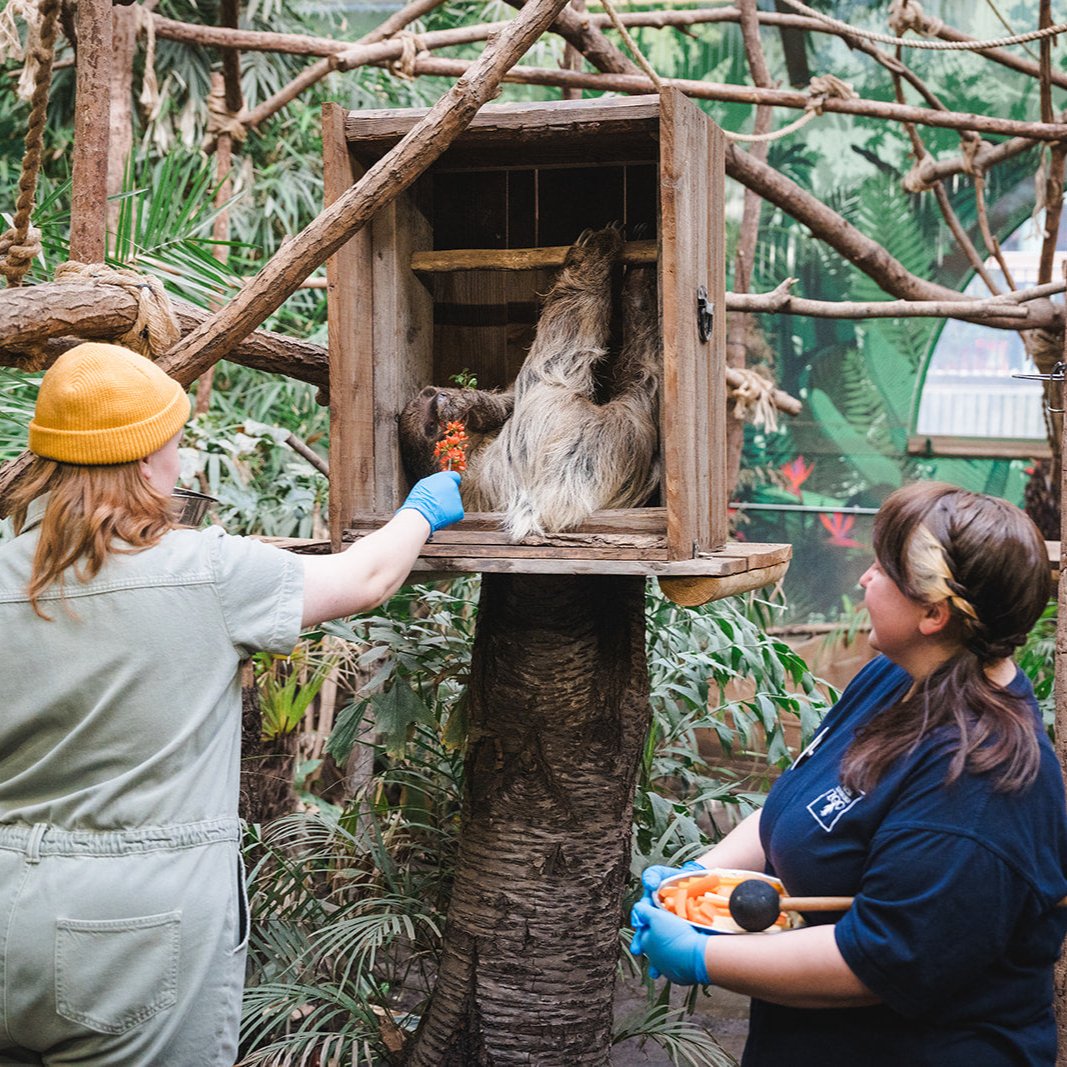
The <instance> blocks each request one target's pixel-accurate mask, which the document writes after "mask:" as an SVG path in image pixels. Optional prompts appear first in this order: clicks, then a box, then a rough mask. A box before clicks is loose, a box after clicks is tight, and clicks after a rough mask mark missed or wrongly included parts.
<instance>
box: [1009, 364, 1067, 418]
mask: <svg viewBox="0 0 1067 1067" xmlns="http://www.w3.org/2000/svg"><path fill="white" fill-rule="evenodd" d="M1012 377H1013V378H1026V379H1027V380H1028V381H1032V382H1062V381H1063V380H1064V378H1065V377H1067V363H1064V362H1063V361H1062V360H1060V361H1059V362H1057V363H1054V364H1053V366H1052V370H1051V371H1050V372H1049V373H1048V374H1013V375H1012ZM1045 410H1046V411H1047V412H1048V413H1049V414H1050V415H1062V414H1064V411H1065V409H1064V408H1054V407H1053V406H1052V405H1051V404H1050V403H1049V402H1048V401H1047V400H1046V401H1045Z"/></svg>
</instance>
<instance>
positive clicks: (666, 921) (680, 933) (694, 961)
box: [630, 897, 712, 985]
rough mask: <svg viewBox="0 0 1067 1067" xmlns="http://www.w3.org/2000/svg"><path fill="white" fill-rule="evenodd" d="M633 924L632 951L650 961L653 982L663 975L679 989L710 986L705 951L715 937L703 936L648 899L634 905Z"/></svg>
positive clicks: (649, 969) (631, 918) (703, 934)
mask: <svg viewBox="0 0 1067 1067" xmlns="http://www.w3.org/2000/svg"><path fill="white" fill-rule="evenodd" d="M630 922H631V924H632V925H633V928H634V939H633V941H631V942H630V951H631V952H632V953H633V954H634V955H635V956H647V957H648V963H649V968H648V973H649V974H650V975H651V976H652V977H653V978H659V977H660V976H661V975H662V976H663V977H664V978H666V979H667V980H668V981H670V982H675V983H677V984H678V985H707V984H708V982H709V981H710V979H709V978H708V965H707V963H705V961H704V950H705V949H706V948H707V944H708V938H709V937H711V936H712V935H711V934H705V933H701V932H700V931H699V930H697V929H696V928H695V927H693V926H691V925H690V924H689V923H687V922H686V921H685V919H679V918H678V916H677V915H673V914H671V912H669V911H667V910H666V909H664V908H658V907H656V905H655V904H653V903H652V901H651V900H646V899H645V898H644V897H642V898H641V899H640V900H639V901H638V902H637V903H636V904H635V905H634V907H633V911H632V912H631V913H630Z"/></svg>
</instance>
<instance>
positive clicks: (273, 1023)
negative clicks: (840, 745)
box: [244, 579, 833, 1067]
mask: <svg viewBox="0 0 1067 1067" xmlns="http://www.w3.org/2000/svg"><path fill="white" fill-rule="evenodd" d="M476 593H477V582H476V580H474V579H463V580H460V581H457V582H454V583H451V584H449V585H447V586H424V587H415V588H411V589H408V590H405V591H404V592H403V593H401V594H400V595H398V596H397V597H396V598H394V599H393V600H392V601H391V602H390V603H389V604H388V605H386V608H385V609H384V610H383V611H381V612H380V613H377V614H374V615H370V616H366V617H362V618H360V619H356V620H347V621H342V622H337V623H330V624H326V625H325V626H323V627H322V630H321V632H317V633H315V634H310V635H308V641H309V643H311V644H312V645H314V644H315V643H316V642H317V641H319V639H320V638H321V637H322V636H323V635H328V637H329V638H330V639H331V640H333V641H335V642H336V641H341V642H345V643H348V644H349V646H350V648H351V655H350V663H351V666H352V667H353V668H354V670H355V674H354V675H353V678H352V679H351V681H352V688H353V693H352V697H351V700H350V701H349V702H348V704H347V705H346V706H345V707H344V708H343V709H342V711H341V713H340V714H339V715H338V717H337V719H336V722H335V727H334V730H333V733H332V735H331V737H330V740H329V743H328V746H327V751H328V753H329V755H330V756H331V757H332V758H333V759H334V760H335V761H336V762H337V764H339V765H340V766H351V765H352V764H353V763H358V762H362V763H363V764H364V765H365V766H367V767H369V768H370V770H369V772H368V773H366V774H365V775H364V777H363V778H362V779H361V781H360V782H359V784H358V786H357V787H356V788H355V789H354V790H353V791H352V792H351V794H350V795H349V796H348V797H347V798H345V799H344V800H343V802H342V803H341V804H340V805H338V804H335V803H331V802H330V801H328V800H325V799H323V798H321V797H316V796H308V797H307V799H308V800H309V801H310V807H309V808H308V810H306V811H305V812H303V813H301V814H298V815H294V816H291V817H289V818H285V819H282V820H279V821H277V822H275V823H272V824H270V825H268V826H266V827H257V828H256V829H255V831H254V833H253V835H252V837H250V839H249V842H248V852H249V855H250V857H252V858H254V860H255V866H254V868H253V877H252V887H253V893H252V899H251V904H252V914H253V918H254V923H253V939H252V945H251V953H252V969H251V977H250V981H249V988H248V992H247V995H246V1001H245V1027H244V1035H245V1055H246V1060H245V1061H244V1062H248V1063H263V1064H268V1063H276V1062H292V1063H298V1062H301V1057H302V1056H306V1055H309V1054H311V1052H312V1050H314V1052H315V1053H316V1054H317V1055H318V1056H320V1057H322V1060H323V1061H324V1062H325V1061H327V1060H328V1059H329V1058H331V1057H333V1058H336V1060H337V1061H338V1062H349V1060H351V1059H355V1060H358V1061H360V1062H366V1063H374V1062H387V1061H388V1059H389V1056H390V1054H391V1052H395V1050H396V1048H398V1047H399V1044H400V1042H402V1040H403V1036H404V1034H405V1033H406V1032H408V1031H409V1030H411V1029H413V1028H414V1026H415V1025H417V1022H418V1018H419V1015H420V1012H421V1010H422V1008H423V1006H424V1004H425V1002H426V998H427V997H428V995H429V992H430V990H431V989H432V985H433V979H434V975H435V973H436V966H437V962H438V957H439V953H440V946H441V930H442V927H443V923H444V912H445V908H446V906H447V902H448V898H449V894H450V890H451V875H452V870H453V864H454V860H455V855H456V848H457V832H458V828H459V814H460V807H461V797H462V767H463V760H462V753H463V746H464V743H465V738H466V730H467V725H466V716H465V712H464V705H465V693H466V680H467V672H468V666H469V654H470V641H471V637H472V635H473V625H474V617H475V597H476ZM779 610H780V609H779V608H777V607H776V606H774V605H772V604H770V603H768V602H764V601H760V600H758V599H756V598H753V597H749V598H746V599H745V600H726V601H721V602H717V603H714V604H711V605H708V606H707V607H705V608H700V609H681V608H678V607H677V606H676V605H673V604H671V603H670V602H669V601H666V600H664V599H663V598H662V596H660V595H659V594H658V592H657V591H655V589H654V587H652V586H650V588H649V591H648V596H647V601H646V623H647V627H646V632H647V634H648V661H649V670H650V680H651V699H652V709H653V728H652V730H651V732H650V734H649V737H648V741H647V744H646V748H645V754H644V758H643V760H642V766H641V770H640V776H639V782H638V789H637V798H636V804H635V815H634V829H633V840H634V852H633V861H632V864H633V866H632V873H633V879H632V886H631V890H630V893H629V896H628V900H627V907H628V904H629V901H632V900H633V899H634V897H635V896H636V894H637V892H638V875H639V872H640V871H641V870H642V869H643V868H644V867H645V866H647V865H648V864H650V863H663V862H671V863H680V862H682V861H684V860H685V859H686V858H688V857H690V856H692V855H693V854H694V853H696V852H697V851H699V850H701V849H703V848H706V846H707V844H708V843H709V841H710V840H713V839H715V838H717V837H718V836H719V835H720V833H721V832H722V831H723V830H724V829H726V828H728V826H729V825H730V824H731V822H732V821H733V818H734V817H736V815H737V814H743V813H747V812H748V811H750V810H752V809H753V808H754V807H756V806H758V805H759V803H760V802H761V796H762V792H763V790H764V788H765V786H766V782H767V779H768V777H769V776H770V775H771V774H773V773H775V771H776V769H777V768H780V767H781V766H782V765H783V764H784V763H785V762H786V761H787V760H788V759H789V758H790V756H789V752H788V750H787V749H786V747H785V744H784V742H783V737H782V728H781V716H782V713H787V714H790V715H793V716H795V717H796V718H797V719H798V721H799V722H800V724H801V726H802V728H803V730H804V732H805V733H810V731H811V730H812V729H813V727H814V725H815V724H816V722H817V721H818V718H819V717H820V715H821V713H822V711H823V710H824V708H825V706H826V700H827V698H828V697H832V696H833V694H832V693H830V692H827V691H826V690H825V688H824V687H820V685H819V683H818V680H817V679H815V678H814V677H813V676H812V675H811V673H810V671H809V670H808V668H807V666H806V665H805V664H804V663H803V662H802V661H801V660H800V659H799V658H798V657H797V656H796V655H795V654H794V653H793V652H792V651H791V650H790V649H789V647H788V646H787V645H785V644H784V643H783V642H781V641H778V640H775V639H774V638H772V637H768V636H767V634H766V629H767V626H768V623H769V622H770V621H771V620H772V619H773V618H775V617H776V616H777V614H778V613H779ZM333 647H336V645H335V646H333ZM302 655H304V656H305V657H309V658H310V659H311V660H312V661H314V660H315V654H314V652H312V653H310V654H306V653H305V654H302ZM709 732H711V733H714V734H715V735H716V737H717V738H718V739H719V741H720V742H721V743H722V744H723V745H724V746H725V747H726V748H728V749H733V750H735V751H738V752H739V751H740V750H741V749H747V748H753V749H755V750H757V751H763V750H764V749H766V752H767V755H766V756H765V757H763V758H762V760H761V762H760V763H759V764H757V763H754V764H753V767H754V768H755V770H756V772H757V773H756V774H755V775H754V776H753V777H751V778H748V779H740V778H738V777H737V776H736V775H735V774H733V773H731V772H729V771H724V770H722V769H720V768H716V766H714V765H713V764H712V763H710V762H709V760H708V757H707V755H706V753H705V752H704V751H703V746H702V743H701V737H702V736H706V735H707V734H708V733H709ZM361 749H363V750H367V749H369V753H368V754H369V755H371V758H369V759H363V760H360V758H359V757H360V750H361ZM760 768H762V769H760ZM731 810H733V811H734V812H735V815H731ZM627 944H628V937H626V936H624V937H623V938H622V939H621V940H620V968H622V969H623V972H624V973H625V974H627V975H629V976H630V981H634V980H635V979H637V978H639V977H640V974H641V972H640V969H639V968H638V967H637V965H636V964H635V963H634V962H633V961H632V960H630V957H629V956H628V954H627V953H626V951H625V949H626V945H627ZM627 961H629V962H627ZM643 981H644V983H645V986H646V988H647V997H648V999H647V1005H646V1007H645V1008H644V1009H642V1010H641V1011H640V1012H638V1013H636V1014H635V1015H633V1016H631V1017H629V1018H624V1019H620V1020H618V1021H617V1026H616V1034H615V1040H616V1041H619V1042H621V1041H629V1040H650V1041H653V1042H656V1043H658V1044H659V1045H660V1046H661V1047H662V1048H663V1049H664V1050H665V1051H666V1052H667V1054H668V1055H669V1056H670V1057H671V1059H672V1061H673V1062H675V1063H679V1064H682V1063H688V1064H696V1065H704V1067H719V1065H725V1064H727V1063H729V1062H730V1060H729V1057H727V1056H726V1055H725V1054H724V1053H723V1051H722V1050H721V1049H720V1048H719V1046H718V1044H717V1043H716V1042H715V1040H714V1035H713V1034H711V1035H709V1033H708V1032H707V1030H706V1028H705V1026H704V1025H700V1024H699V1023H697V1022H695V1021H694V1020H692V1019H691V1018H689V1017H688V1014H687V1010H686V1009H685V1008H684V1007H675V1008H671V1007H670V1004H669V1002H668V1001H667V1000H666V999H664V997H663V996H662V994H661V991H660V993H659V994H657V991H656V989H655V988H654V985H653V983H652V982H651V981H650V980H648V979H647V976H646V977H645V978H644V979H643ZM692 1008H693V1003H692V1002H690V1004H689V1007H688V1011H690V1012H691V1011H692ZM360 1057H362V1060H360V1059H359V1058H360Z"/></svg>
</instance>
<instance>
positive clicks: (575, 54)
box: [559, 0, 586, 100]
mask: <svg viewBox="0 0 1067 1067" xmlns="http://www.w3.org/2000/svg"><path fill="white" fill-rule="evenodd" d="M570 6H571V10H573V11H575V12H576V13H577V14H578V17H579V18H584V17H585V14H586V3H585V0H570ZM564 10H566V9H564ZM584 58H585V57H584V56H583V55H582V53H581V52H580V51H579V50H578V49H577V48H575V47H574V45H573V44H571V42H570V41H565V42H564V45H563V58H562V59H561V60H560V62H559V65H560V66H561V67H562V68H563V69H564V70H581V69H582V61H583V60H584ZM560 95H561V97H562V98H563V99H564V100H581V98H582V90H581V89H564V90H563V92H562V93H561V94H560Z"/></svg>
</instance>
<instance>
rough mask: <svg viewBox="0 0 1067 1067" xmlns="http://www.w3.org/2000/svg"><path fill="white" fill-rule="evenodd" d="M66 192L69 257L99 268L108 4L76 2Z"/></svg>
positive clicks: (107, 124)
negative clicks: (71, 130)
mask: <svg viewBox="0 0 1067 1067" xmlns="http://www.w3.org/2000/svg"><path fill="white" fill-rule="evenodd" d="M77 19H78V22H77V26H78V53H77V65H76V75H75V83H76V84H75V99H76V102H77V105H76V107H75V108H74V150H73V157H74V159H73V166H72V178H71V193H70V258H71V259H76V260H79V261H81V262H83V263H103V261H104V257H105V255H106V252H107V164H108V157H109V152H108V139H109V137H110V132H111V34H112V23H111V0H80V2H79V4H78V14H77Z"/></svg>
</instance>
